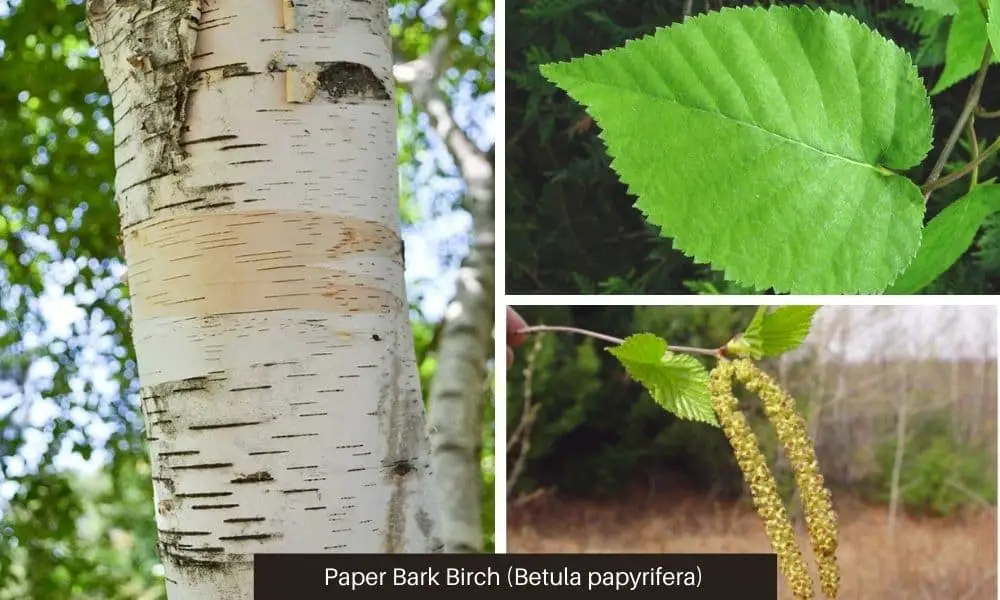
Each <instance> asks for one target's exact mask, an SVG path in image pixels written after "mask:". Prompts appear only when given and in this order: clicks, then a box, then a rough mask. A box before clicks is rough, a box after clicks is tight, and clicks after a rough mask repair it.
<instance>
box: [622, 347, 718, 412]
mask: <svg viewBox="0 0 1000 600" xmlns="http://www.w3.org/2000/svg"><path fill="white" fill-rule="evenodd" d="M608 352H610V353H611V354H612V355H614V357H615V358H617V359H618V361H619V362H621V363H622V365H623V366H624V367H625V370H626V371H627V372H628V374H629V375H630V376H631V377H632V379H635V380H636V381H638V382H639V383H641V384H642V385H643V387H645V388H646V390H647V391H649V395H650V396H652V398H653V400H655V401H656V403H657V404H659V405H660V406H662V407H663V408H664V409H665V410H666V411H668V412H670V413H672V414H674V415H675V416H677V417H679V418H681V419H688V420H691V421H700V422H702V423H708V424H709V425H714V426H716V427H718V426H719V423H718V421H717V420H716V418H715V411H714V410H713V409H712V399H711V397H710V396H709V394H708V371H706V370H705V367H704V365H702V364H701V363H700V362H698V360H697V359H695V358H694V357H691V356H687V355H684V354H677V353H674V352H670V351H669V350H668V346H667V342H666V340H664V339H663V338H660V337H658V336H656V335H653V334H651V333H639V334H636V335H631V336H629V337H627V338H625V341H624V342H623V343H622V344H621V345H620V346H613V347H611V348H608Z"/></svg>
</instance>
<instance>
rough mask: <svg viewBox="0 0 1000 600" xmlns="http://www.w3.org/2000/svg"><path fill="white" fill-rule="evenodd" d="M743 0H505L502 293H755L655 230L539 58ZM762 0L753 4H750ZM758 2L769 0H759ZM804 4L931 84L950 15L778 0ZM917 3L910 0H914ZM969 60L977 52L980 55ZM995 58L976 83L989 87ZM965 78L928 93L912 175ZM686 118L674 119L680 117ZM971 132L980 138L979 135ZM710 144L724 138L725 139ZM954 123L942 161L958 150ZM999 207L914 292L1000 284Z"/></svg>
mask: <svg viewBox="0 0 1000 600" xmlns="http://www.w3.org/2000/svg"><path fill="white" fill-rule="evenodd" d="M742 4H754V3H752V2H750V3H748V2H728V1H726V0H718V1H716V0H709V1H707V2H704V3H700V2H699V3H692V2H690V0H671V1H670V2H659V1H656V0H637V1H624V0H617V1H603V2H602V1H596V0H544V1H532V2H528V1H526V0H513V1H511V2H508V3H507V5H506V11H507V13H506V14H507V31H508V32H509V33H508V36H507V44H506V52H507V57H506V58H507V62H506V68H507V73H506V77H507V82H508V83H507V103H506V106H507V113H506V115H507V117H506V118H507V134H506V135H507V140H506V143H507V171H506V182H507V184H506V195H507V197H506V198H505V199H504V202H505V210H506V240H505V241H506V247H507V256H506V260H507V267H506V269H507V271H506V273H507V291H508V292H509V293H540V292H550V293H551V292H572V293H629V294H642V293H674V294H678V293H727V294H728V293H753V290H750V289H749V288H743V287H741V286H739V285H736V284H734V283H732V282H727V281H725V280H724V279H723V277H722V274H721V273H719V272H717V271H713V270H711V269H710V268H709V267H708V266H707V265H703V264H701V265H700V264H695V263H694V262H693V261H692V260H691V259H689V258H688V257H686V256H684V255H683V254H682V253H681V252H679V251H677V250H675V249H674V248H673V245H672V241H671V240H670V239H666V238H661V237H660V236H659V235H658V233H657V229H656V228H655V227H652V226H650V225H648V224H647V223H646V221H645V220H644V219H643V218H642V216H641V214H640V212H639V211H638V210H636V209H635V208H633V204H634V202H635V198H634V197H632V196H629V195H628V194H627V193H626V191H625V188H624V186H623V185H622V184H621V183H619V181H618V179H617V176H616V175H615V173H614V172H613V171H612V170H611V168H610V163H609V158H608V156H607V153H606V151H605V146H604V143H603V142H602V141H601V140H600V139H599V137H598V133H599V132H598V128H597V127H596V126H595V125H594V123H593V122H592V120H591V119H590V117H589V116H588V115H587V114H586V113H585V112H584V110H583V108H582V107H581V106H580V105H579V104H578V103H576V102H574V101H572V100H570V99H569V98H568V97H567V96H566V95H565V94H564V93H562V92H561V91H560V90H558V88H556V87H555V86H553V85H552V84H551V83H549V82H548V81H546V80H545V79H544V78H543V77H542V76H541V74H540V73H539V71H538V67H539V65H542V64H546V63H550V62H556V61H563V60H568V59H570V58H573V57H579V56H583V55H585V54H596V53H599V52H600V51H602V50H605V49H608V48H613V47H618V46H620V45H622V44H623V43H624V42H625V41H626V40H629V39H632V38H636V37H640V36H643V35H646V34H650V33H652V32H653V31H654V30H655V29H656V28H657V27H663V26H668V25H670V24H672V23H675V22H679V21H680V20H682V19H683V18H684V16H685V15H686V14H694V13H700V12H705V11H708V10H718V9H720V8H722V7H723V6H736V5H742ZM758 4H762V3H758ZM765 4H767V5H771V4H775V3H771V2H768V3H765ZM778 4H805V5H809V6H814V7H818V8H821V9H823V10H828V11H837V12H840V13H844V14H848V15H851V16H854V17H855V18H857V19H858V20H859V21H861V22H862V23H864V24H865V25H867V26H869V27H871V28H873V29H875V30H876V31H878V32H879V33H881V34H882V35H883V36H885V37H887V38H889V39H891V40H893V41H894V42H896V43H897V44H898V45H900V46H901V47H903V48H904V49H906V50H907V51H908V52H909V53H910V54H911V56H912V57H913V59H914V61H915V63H916V64H917V65H918V67H919V69H920V74H921V75H922V76H923V78H924V80H925V82H926V83H927V87H928V89H929V88H930V87H932V86H933V84H934V83H935V82H936V81H937V80H938V77H939V76H940V74H941V72H942V65H943V62H944V58H945V50H946V44H947V36H948V31H949V27H950V24H951V17H943V16H941V15H937V14H936V13H932V12H930V11H925V10H924V9H921V8H918V7H916V6H911V5H909V4H905V3H903V2H900V1H888V2H887V1H883V0H849V1H823V2H819V1H809V2H779V3H778ZM916 4H920V3H919V2H918V3H916ZM977 60H978V59H977ZM996 71H997V67H996V66H993V67H991V69H990V75H989V76H988V77H987V79H986V88H985V89H984V90H983V92H982V96H981V97H982V98H983V103H984V104H987V106H986V108H987V109H990V110H995V109H994V107H992V106H988V99H989V98H995V97H998V96H1000V79H998V77H997V76H996ZM973 79H974V78H971V77H970V78H968V79H966V80H964V81H963V82H961V83H959V84H956V85H954V86H953V87H951V88H949V89H947V90H946V91H944V92H942V93H941V94H938V95H935V96H934V97H933V100H932V102H933V110H934V118H935V123H934V128H935V134H934V148H935V149H934V150H933V151H932V153H931V155H930V156H929V157H928V158H927V159H926V160H925V161H924V162H923V163H922V166H921V168H920V169H918V170H916V172H914V173H910V174H909V175H910V176H911V177H913V178H915V179H916V180H918V181H924V180H925V179H926V177H927V175H928V173H929V172H930V170H931V167H932V165H933V164H934V162H935V161H936V160H937V158H938V153H939V152H940V151H941V148H942V147H943V145H944V141H945V139H946V138H947V137H948V135H949V134H950V133H951V131H952V129H953V128H954V125H955V122H956V120H957V118H958V116H959V114H960V113H961V112H962V108H963V105H964V103H965V100H966V96H967V94H968V91H969V88H970V86H971V85H972V83H973ZM997 123H998V121H997V120H996V119H992V120H991V119H986V118H981V119H978V120H977V121H976V128H977V130H978V131H979V132H980V136H981V137H983V138H984V139H987V138H988V139H989V140H992V139H995V138H996V136H997V135H1000V129H998V126H997ZM678 127H683V124H678ZM980 142H981V141H980ZM718 143H720V144H725V143H726V140H719V141H718ZM971 144H972V139H971V138H970V137H969V136H968V135H964V136H963V138H962V139H961V140H960V143H959V145H958V148H957V150H956V151H955V152H954V153H953V154H952V155H951V158H950V163H954V164H959V163H961V164H964V163H965V162H968V160H969V157H970V156H971V153H972V152H973V149H972V145H971ZM998 164H1000V163H998V161H997V158H996V156H993V157H991V158H989V159H987V161H986V162H985V163H984V164H983V165H982V166H981V168H980V176H981V180H983V181H986V180H987V179H989V178H990V177H992V176H993V175H996V174H997V165H998ZM967 188H968V182H967V180H962V181H960V182H957V183H954V184H952V185H950V186H948V187H946V188H944V189H941V190H938V191H936V192H934V195H933V196H931V199H930V202H929V204H928V207H927V217H928V218H930V217H933V216H934V215H936V214H937V213H938V212H939V211H940V210H941V209H942V207H944V206H946V205H948V204H950V203H951V202H953V201H954V200H955V199H957V198H958V197H959V196H961V195H963V194H964V193H965V192H966V191H967ZM997 282H1000V216H997V215H994V216H993V217H991V219H990V221H989V222H988V223H987V224H986V225H985V226H984V227H983V228H982V230H981V231H980V234H979V235H978V237H977V240H976V242H975V243H974V244H973V246H972V247H971V248H970V249H969V251H968V252H966V254H965V255H964V256H963V258H962V259H961V260H960V261H959V262H958V263H956V264H955V265H954V266H953V267H952V268H951V269H950V270H949V271H947V272H946V273H945V274H944V275H942V276H941V277H940V278H939V279H938V280H937V281H935V282H934V283H933V284H932V285H931V286H929V287H927V288H926V289H924V290H923V291H922V293H932V294H933V293H963V294H989V293H996V292H997V291H1000V287H998V283H997Z"/></svg>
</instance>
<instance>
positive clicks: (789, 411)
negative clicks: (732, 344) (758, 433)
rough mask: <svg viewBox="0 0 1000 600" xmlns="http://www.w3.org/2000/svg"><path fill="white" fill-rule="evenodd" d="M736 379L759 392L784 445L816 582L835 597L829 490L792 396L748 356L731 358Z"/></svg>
mask: <svg viewBox="0 0 1000 600" xmlns="http://www.w3.org/2000/svg"><path fill="white" fill-rule="evenodd" d="M734 366H735V372H736V379H737V380H739V381H740V382H741V383H742V384H743V385H744V386H745V387H746V388H747V390H749V391H750V392H752V393H755V394H757V395H758V396H760V399H761V400H762V401H763V404H764V412H765V413H766V414H767V417H768V419H770V421H771V424H772V425H773V426H774V429H775V431H776V432H777V434H778V439H779V440H780V441H781V444H782V445H783V446H784V448H785V456H786V458H787V459H788V462H789V463H791V465H792V469H793V470H794V473H795V482H796V484H797V485H798V487H799V497H800V498H801V501H802V509H803V513H804V514H805V521H806V527H807V528H808V530H809V541H810V542H811V543H812V547H813V552H814V553H815V554H816V564H817V566H818V567H819V574H820V584H821V586H822V588H823V594H824V595H826V597H827V598H836V597H837V591H838V588H839V586H840V569H839V567H838V565H837V556H836V552H837V515H836V513H835V512H834V511H833V502H832V499H831V496H830V491H829V490H828V489H827V488H826V486H825V485H824V484H823V474H822V473H821V472H820V469H819V461H817V460H816V450H815V448H814V447H813V443H812V440H810V439H809V434H808V431H807V427H806V422H805V419H803V418H802V416H801V415H799V413H798V412H796V410H795V408H796V407H795V400H794V399H793V398H792V397H791V396H790V395H789V394H788V393H787V392H785V390H783V389H782V388H781V386H780V385H778V383H777V382H776V381H774V380H773V379H772V378H771V377H770V376H769V375H768V374H767V373H765V372H764V371H762V370H761V369H760V367H758V366H757V365H756V364H754V363H753V362H752V361H750V360H748V359H740V360H737V361H736V362H735V365H734Z"/></svg>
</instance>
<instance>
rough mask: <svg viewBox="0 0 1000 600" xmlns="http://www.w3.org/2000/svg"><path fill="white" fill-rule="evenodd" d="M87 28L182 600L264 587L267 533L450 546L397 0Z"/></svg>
mask: <svg viewBox="0 0 1000 600" xmlns="http://www.w3.org/2000/svg"><path fill="white" fill-rule="evenodd" d="M266 2H271V3H272V4H270V6H271V7H272V8H273V10H264V9H262V8H264V7H262V5H265V6H266ZM88 25H89V27H90V30H91V35H92V39H93V40H94V43H95V44H96V45H97V47H98V49H99V51H100V57H101V67H102V70H103V72H104V75H105V77H106V78H107V80H108V84H109V89H110V90H111V95H112V101H113V106H114V115H115V119H116V120H115V163H116V177H115V191H116V201H117V202H118V205H119V209H120V214H121V221H122V233H123V236H122V237H123V245H124V252H125V256H126V257H127V262H128V268H129V284H130V292H131V301H132V307H133V314H132V316H133V319H132V336H133V342H134V344H135V348H136V357H137V360H138V367H139V379H140V383H141V385H142V388H141V393H140V396H141V402H142V409H143V414H144V417H145V421H146V429H147V436H148V442H149V450H150V457H151V464H152V470H153V477H152V479H153V489H154V495H155V500H156V521H157V527H158V529H159V550H160V554H161V558H162V560H163V562H164V565H165V568H166V578H167V593H168V597H169V598H170V600H194V599H197V600H222V599H226V600H229V599H233V600H243V599H247V598H252V571H251V569H252V559H251V557H252V554H253V553H254V552H328V551H345V552H380V551H382V552H427V551H435V550H438V549H439V548H440V542H439V541H438V539H437V533H436V523H435V520H436V517H437V514H438V510H439V509H438V507H437V505H436V504H435V503H434V502H432V501H431V499H430V498H431V496H430V492H429V491H428V489H429V485H428V484H429V480H428V479H429V478H428V475H429V472H430V471H429V460H428V452H429V449H428V442H427V439H426V436H425V433H424V414H423V404H422V401H421V394H420V387H419V377H418V374H417V369H416V364H415V356H414V354H413V339H412V332H411V331H410V328H409V320H408V310H407V304H406V301H405V293H404V292H405V290H404V287H403V258H402V253H401V251H400V249H401V247H402V242H401V236H400V232H399V226H400V217H399V212H398V211H399V206H398V188H397V165H396V137H395V115H396V107H395V103H394V102H393V99H392V94H393V87H392V80H391V77H392V73H391V66H392V60H391V48H390V41H389V37H388V19H387V9H386V5H385V2H384V1H383V0H379V1H372V0H295V1H294V2H292V1H290V0H260V1H259V2H254V3H249V2H247V1H246V0H201V1H196V0H192V1H189V0H89V1H88ZM289 82H292V83H295V85H294V86H292V87H291V88H290V87H289V85H290V83H289ZM290 89H291V91H289V90H290ZM291 96H294V97H291Z"/></svg>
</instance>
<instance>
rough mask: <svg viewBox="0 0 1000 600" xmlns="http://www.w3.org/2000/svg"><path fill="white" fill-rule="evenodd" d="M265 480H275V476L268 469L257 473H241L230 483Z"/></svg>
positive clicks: (260, 481)
mask: <svg viewBox="0 0 1000 600" xmlns="http://www.w3.org/2000/svg"><path fill="white" fill-rule="evenodd" d="M265 481H274V477H271V474H270V473H268V472H267V471H258V472H256V473H250V474H247V475H240V476H239V477H237V478H235V479H230V480H229V483H262V482H265Z"/></svg>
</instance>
